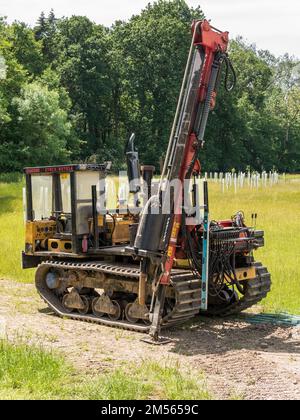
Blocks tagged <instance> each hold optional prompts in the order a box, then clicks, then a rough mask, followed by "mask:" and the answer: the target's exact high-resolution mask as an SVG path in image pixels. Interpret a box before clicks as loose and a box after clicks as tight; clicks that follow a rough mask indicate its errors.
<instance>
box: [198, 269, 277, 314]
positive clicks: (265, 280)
mask: <svg viewBox="0 0 300 420" xmlns="http://www.w3.org/2000/svg"><path fill="white" fill-rule="evenodd" d="M254 265H255V266H256V277H255V278H254V279H251V280H248V281H247V287H246V291H245V295H243V296H242V297H241V298H240V299H239V300H238V301H237V302H234V303H232V304H230V305H226V306H218V307H213V308H210V307H208V311H207V312H206V313H204V312H203V314H202V315H208V316H220V317H225V316H230V315H236V314H239V313H240V312H242V311H245V310H246V309H248V308H250V307H251V306H253V305H256V304H257V303H258V302H260V301H261V300H262V299H264V298H265V297H266V296H267V294H268V293H269V292H270V290H271V284H272V283H271V276H270V273H269V272H268V270H267V269H266V267H263V266H262V264H261V263H258V262H257V263H254Z"/></svg>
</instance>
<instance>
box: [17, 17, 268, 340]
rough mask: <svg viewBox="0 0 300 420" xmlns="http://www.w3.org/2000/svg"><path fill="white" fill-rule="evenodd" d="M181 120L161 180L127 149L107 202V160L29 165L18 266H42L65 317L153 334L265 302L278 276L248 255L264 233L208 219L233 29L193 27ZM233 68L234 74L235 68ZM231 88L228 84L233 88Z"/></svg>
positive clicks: (42, 281)
mask: <svg viewBox="0 0 300 420" xmlns="http://www.w3.org/2000/svg"><path fill="white" fill-rule="evenodd" d="M192 34H193V36H192V43H191V48H190V52H189V56H188V61H187V66H186V70H185V74H184V77H183V83H182V87H181V92H180V96H179V100H178V106H177V110H176V115H175V119H174V123H173V127H172V131H171V135H170V140H169V145H168V149H167V152H166V158H165V163H164V168H163V171H162V174H161V177H160V181H159V182H158V183H156V182H154V180H153V171H154V167H152V166H142V167H140V165H139V157H138V153H137V152H136V150H135V147H134V136H132V137H131V138H130V140H129V142H128V146H127V152H126V156H127V166H128V178H129V181H130V182H129V191H130V193H131V197H132V206H131V205H129V202H126V200H123V199H122V200H121V198H120V196H119V200H118V203H117V204H116V205H115V208H113V206H110V205H109V203H108V202H107V189H109V188H108V187H107V182H106V179H107V176H108V174H109V171H110V166H111V164H110V163H109V162H105V163H103V164H78V165H75V164H71V165H64V166H55V167H35V168H25V176H26V195H25V198H26V239H25V250H24V252H23V253H22V261H23V268H33V267H37V271H36V288H37V290H38V293H39V294H40V295H41V297H42V299H44V301H45V302H46V303H47V304H48V305H49V307H50V308H51V309H52V310H53V311H54V312H55V313H56V314H57V315H59V316H62V317H67V318H72V319H77V320H82V321H89V322H95V323H99V324H103V325H108V326H113V327H119V328H125V329H130V330H134V331H140V332H145V333H149V334H150V336H151V337H152V339H153V340H158V338H159V334H160V331H161V329H162V328H166V327H173V326H176V325H179V324H181V323H183V322H185V321H187V320H189V319H192V318H194V317H197V315H199V314H203V315H205V314H206V315H216V316H226V315H232V314H237V313H239V312H241V311H243V310H245V309H247V308H249V307H251V306H252V305H255V304H256V303H258V302H259V301H260V300H261V299H263V298H265V297H266V295H267V293H268V292H269V291H270V287H271V279H270V274H269V273H268V271H267V269H266V268H265V267H264V266H263V265H262V264H261V263H258V262H255V260H254V257H253V251H255V250H256V249H257V248H259V247H262V246H263V245H264V233H263V232H262V231H258V230H256V229H253V228H251V227H247V226H246V225H245V221H244V216H243V213H242V212H238V213H237V214H236V215H234V216H233V217H232V218H231V219H229V220H222V221H212V220H210V217H209V205H208V185H207V181H206V180H203V178H201V173H200V172H201V167H200V163H199V161H198V155H199V151H200V150H201V148H203V146H204V134H205V128H206V125H207V120H208V116H209V112H210V111H211V110H212V109H213V108H214V106H215V102H216V96H217V88H218V85H219V83H220V80H221V76H222V69H223V68H224V67H225V70H226V73H225V85H226V86H225V87H226V89H227V90H230V89H231V88H232V85H233V82H234V79H235V75H234V70H233V68H232V65H231V63H230V60H229V57H228V54H227V47H228V32H221V31H219V30H218V29H216V28H214V27H212V26H211V25H210V23H209V22H208V21H205V20H204V21H195V22H194V23H193V26H192ZM230 71H231V74H232V76H231V78H230V77H229V73H230ZM229 85H231V86H229Z"/></svg>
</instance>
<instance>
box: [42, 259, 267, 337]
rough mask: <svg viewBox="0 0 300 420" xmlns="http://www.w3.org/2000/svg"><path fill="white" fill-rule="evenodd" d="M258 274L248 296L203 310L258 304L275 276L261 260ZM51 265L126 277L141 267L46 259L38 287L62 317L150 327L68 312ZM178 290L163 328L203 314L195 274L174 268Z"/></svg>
mask: <svg viewBox="0 0 300 420" xmlns="http://www.w3.org/2000/svg"><path fill="white" fill-rule="evenodd" d="M255 266H256V273H257V276H256V278H254V279H251V280H248V281H247V287H246V291H245V295H243V296H242V297H241V298H240V299H239V300H238V301H237V302H234V303H231V304H229V305H226V306H225V305H224V306H221V305H220V306H217V307H210V306H209V308H208V311H207V312H203V313H201V314H202V315H203V314H204V315H208V316H220V317H221V316H222V317H224V316H230V315H236V314H238V313H240V312H242V311H244V310H245V309H248V308H249V307H251V306H253V305H255V304H257V303H258V302H260V301H261V300H262V299H264V298H265V297H266V296H267V294H268V292H269V291H270V289H271V277H270V274H269V273H268V271H267V269H266V268H265V267H263V266H262V264H260V263H255ZM51 268H56V269H62V270H84V271H87V272H103V273H105V274H113V275H117V276H120V277H123V279H127V280H128V279H133V278H134V279H136V280H137V279H138V278H139V269H138V268H137V267H135V266H123V265H121V264H107V263H104V262H102V263H101V262H95V263H94V262H86V263H71V262H60V261H46V262H43V263H42V264H41V265H40V266H39V267H38V269H37V272H36V288H37V290H38V292H39V294H40V296H41V298H42V299H43V300H44V301H45V303H46V304H47V305H48V306H49V307H50V308H51V309H52V310H53V311H54V312H55V313H56V314H57V315H58V316H60V317H63V318H69V319H73V320H79V321H85V322H91V323H97V324H102V325H106V326H109V327H115V328H122V329H126V330H130V331H138V332H142V333H148V332H149V329H150V326H148V325H143V324H131V323H129V322H128V321H123V320H118V321H112V320H110V319H107V318H98V317H96V316H95V315H93V314H88V315H81V314H79V313H68V312H66V310H65V309H64V307H63V305H62V304H61V302H60V300H59V298H58V297H57V295H56V294H54V293H53V292H52V291H51V290H50V289H48V287H47V285H46V283H45V274H46V273H47V272H48V271H49V269H51ZM169 287H173V288H174V292H175V305H174V307H173V308H172V310H170V311H169V312H168V313H167V314H165V316H164V318H163V320H162V327H163V328H168V327H173V326H177V325H180V324H182V323H184V322H186V321H187V320H189V319H191V318H193V317H195V316H196V315H198V314H199V307H200V303H201V283H200V280H199V279H198V278H197V277H195V275H194V274H193V273H192V272H190V271H187V270H174V271H173V273H172V275H171V285H170V286H169Z"/></svg>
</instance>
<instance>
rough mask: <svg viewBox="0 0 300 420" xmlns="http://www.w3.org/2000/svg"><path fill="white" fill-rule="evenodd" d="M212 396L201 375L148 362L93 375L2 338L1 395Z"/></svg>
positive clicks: (93, 397)
mask: <svg viewBox="0 0 300 420" xmlns="http://www.w3.org/2000/svg"><path fill="white" fill-rule="evenodd" d="M154 398H162V399H167V400H173V399H175V400H176V399H211V395H210V394H209V392H208V391H207V389H206V385H205V382H204V380H203V376H202V374H201V373H197V372H196V371H195V372H193V379H191V376H190V377H189V376H188V374H187V373H182V372H181V371H180V366H178V365H177V366H171V365H165V366H161V365H159V364H158V363H155V362H148V361H145V362H143V363H141V364H140V365H132V366H129V367H127V368H125V367H121V368H117V369H115V370H113V371H112V372H109V373H100V375H97V376H93V377H89V376H87V375H83V373H81V372H77V371H76V370H74V369H73V368H72V367H70V366H69V365H68V364H67V363H66V362H65V360H64V358H63V357H62V356H60V355H58V354H56V353H53V352H52V351H47V350H43V349H42V348H41V347H37V346H32V345H31V346H29V345H28V344H24V343H10V342H8V341H6V340H2V341H0V399H1V400H4V399H35V400H38V399H72V400H76V399H85V400H141V399H154Z"/></svg>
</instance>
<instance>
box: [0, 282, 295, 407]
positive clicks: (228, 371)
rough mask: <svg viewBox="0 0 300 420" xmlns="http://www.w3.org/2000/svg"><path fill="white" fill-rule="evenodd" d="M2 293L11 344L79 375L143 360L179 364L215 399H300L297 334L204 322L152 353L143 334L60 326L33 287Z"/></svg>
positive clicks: (7, 286) (5, 288)
mask: <svg viewBox="0 0 300 420" xmlns="http://www.w3.org/2000/svg"><path fill="white" fill-rule="evenodd" d="M0 285H1V292H0V319H1V320H2V321H5V323H6V332H7V335H8V337H9V338H10V339H14V338H15V337H21V338H23V339H26V340H28V341H29V342H35V343H36V342H38V343H41V344H42V345H43V346H44V347H48V348H52V349H55V350H58V351H60V352H62V353H63V354H65V356H66V358H67V360H69V361H71V362H72V363H73V364H74V365H75V366H76V367H77V368H78V369H82V370H84V371H88V372H90V373H93V374H96V373H101V372H103V371H107V370H111V369H115V368H117V367H118V366H120V365H123V364H126V365H130V363H139V361H141V360H147V359H150V360H156V361H162V362H166V361H167V362H168V363H176V362H179V364H180V366H181V369H183V370H184V369H191V368H193V369H194V370H195V374H196V372H199V371H201V370H202V371H203V372H205V374H206V378H207V383H208V387H209V389H210V391H211V393H212V394H213V395H214V396H215V398H221V399H225V398H231V397H241V398H245V399H300V328H295V327H294V328H287V327H278V326H273V325H251V324H247V323H244V322H241V321H235V320H231V319H228V320H211V319H208V320H205V321H204V320H203V319H201V320H198V322H193V323H191V322H190V323H189V324H187V325H185V326H183V327H180V328H177V329H174V330H169V331H166V332H164V335H165V336H168V337H169V338H171V339H172V342H171V343H170V344H167V345H165V346H158V347H156V346H150V345H148V344H146V343H143V342H141V341H140V340H141V338H142V335H141V334H140V333H134V332H130V331H122V330H117V329H112V328H108V327H104V326H100V325H94V324H88V323H84V322H78V321H72V320H66V319H60V318H58V317H57V316H55V315H54V314H53V313H52V312H51V311H49V310H48V309H47V307H46V306H45V304H44V302H42V301H41V299H40V298H39V297H38V296H37V294H36V292H35V288H34V286H33V285H28V284H19V283H12V282H9V281H6V280H0Z"/></svg>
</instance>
